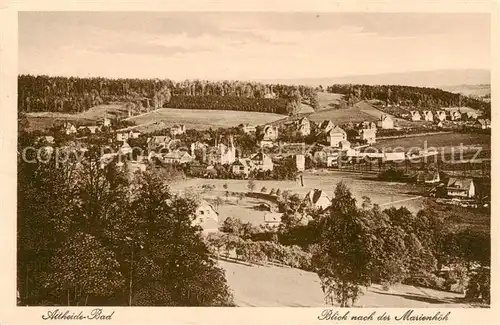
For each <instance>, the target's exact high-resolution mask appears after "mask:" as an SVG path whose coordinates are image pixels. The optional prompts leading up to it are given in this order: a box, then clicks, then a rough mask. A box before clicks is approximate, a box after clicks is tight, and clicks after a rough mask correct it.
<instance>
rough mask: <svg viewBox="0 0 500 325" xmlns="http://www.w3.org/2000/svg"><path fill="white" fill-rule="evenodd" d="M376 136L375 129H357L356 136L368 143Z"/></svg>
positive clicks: (374, 139)
mask: <svg viewBox="0 0 500 325" xmlns="http://www.w3.org/2000/svg"><path fill="white" fill-rule="evenodd" d="M376 137H377V129H372V128H369V129H359V130H358V138H359V139H360V140H364V141H366V143H368V144H372V143H375V142H376Z"/></svg>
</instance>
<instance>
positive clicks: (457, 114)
mask: <svg viewBox="0 0 500 325" xmlns="http://www.w3.org/2000/svg"><path fill="white" fill-rule="evenodd" d="M461 119H462V113H460V112H459V111H458V110H454V111H451V112H450V120H452V121H458V120H461Z"/></svg>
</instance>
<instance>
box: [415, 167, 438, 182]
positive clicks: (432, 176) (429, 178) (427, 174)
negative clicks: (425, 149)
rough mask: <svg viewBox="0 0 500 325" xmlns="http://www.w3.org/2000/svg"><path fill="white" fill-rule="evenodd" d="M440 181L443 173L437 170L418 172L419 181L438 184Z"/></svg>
mask: <svg viewBox="0 0 500 325" xmlns="http://www.w3.org/2000/svg"><path fill="white" fill-rule="evenodd" d="M439 182H441V175H440V174H439V172H438V171H437V170H427V171H422V172H420V173H418V174H417V183H423V184H437V183H439Z"/></svg>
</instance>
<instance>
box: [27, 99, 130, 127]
mask: <svg viewBox="0 0 500 325" xmlns="http://www.w3.org/2000/svg"><path fill="white" fill-rule="evenodd" d="M105 112H107V114H108V117H110V118H112V117H114V116H117V115H121V116H123V115H125V114H126V110H125V108H124V107H123V104H109V105H98V106H94V107H92V108H90V109H89V110H87V111H85V112H82V113H77V114H68V113H56V112H33V113H27V114H26V118H27V119H28V121H29V123H30V127H29V129H30V130H42V129H46V128H49V127H51V126H52V125H53V124H54V122H56V121H61V120H69V121H75V122H79V123H81V124H91V123H95V122H97V121H99V120H102V119H103V118H104V113H105Z"/></svg>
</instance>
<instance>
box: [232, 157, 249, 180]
mask: <svg viewBox="0 0 500 325" xmlns="http://www.w3.org/2000/svg"><path fill="white" fill-rule="evenodd" d="M252 169H253V166H252V162H251V161H250V159H249V158H239V159H238V160H236V161H235V162H233V165H232V171H233V174H234V175H243V176H245V177H247V176H248V175H249V174H250V171H251V170H252Z"/></svg>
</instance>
